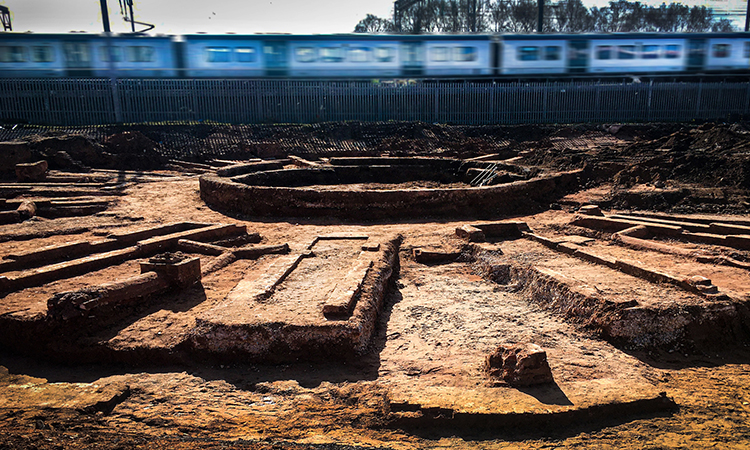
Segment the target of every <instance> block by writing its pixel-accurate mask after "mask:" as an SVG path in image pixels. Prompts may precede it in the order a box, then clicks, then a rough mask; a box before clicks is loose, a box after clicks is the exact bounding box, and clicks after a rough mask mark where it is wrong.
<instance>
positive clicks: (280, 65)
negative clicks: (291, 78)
mask: <svg viewBox="0 0 750 450" xmlns="http://www.w3.org/2000/svg"><path fill="white" fill-rule="evenodd" d="M287 53H288V48H287V43H286V42H285V41H266V42H265V43H264V44H263V60H264V63H265V68H266V76H269V77H286V76H288V75H289V64H288V55H287Z"/></svg>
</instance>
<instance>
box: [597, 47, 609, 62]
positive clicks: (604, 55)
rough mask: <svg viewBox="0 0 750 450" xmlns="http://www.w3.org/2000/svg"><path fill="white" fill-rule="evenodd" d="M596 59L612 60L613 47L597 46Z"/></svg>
mask: <svg viewBox="0 0 750 450" xmlns="http://www.w3.org/2000/svg"><path fill="white" fill-rule="evenodd" d="M596 59H612V46H611V45H597V46H596Z"/></svg>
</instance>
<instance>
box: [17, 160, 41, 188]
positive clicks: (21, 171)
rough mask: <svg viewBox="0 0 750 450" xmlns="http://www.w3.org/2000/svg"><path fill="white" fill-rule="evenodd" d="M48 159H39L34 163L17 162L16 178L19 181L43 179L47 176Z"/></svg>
mask: <svg viewBox="0 0 750 450" xmlns="http://www.w3.org/2000/svg"><path fill="white" fill-rule="evenodd" d="M48 168H49V166H48V164H47V161H44V160H42V161H37V162H34V163H20V164H16V180H17V181H18V182H19V183H23V182H25V181H43V180H44V179H46V178H47V169H48Z"/></svg>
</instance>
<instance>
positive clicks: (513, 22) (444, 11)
mask: <svg viewBox="0 0 750 450" xmlns="http://www.w3.org/2000/svg"><path fill="white" fill-rule="evenodd" d="M412 3H413V4H412V5H411V6H409V7H408V8H406V9H404V10H403V14H401V17H400V20H399V22H400V30H399V29H398V28H399V27H398V26H397V24H396V23H394V19H393V18H382V17H377V16H374V15H372V14H368V15H367V17H365V18H364V19H362V20H361V21H360V22H359V23H358V24H357V26H356V27H355V28H354V32H355V33H399V32H400V33H406V34H429V33H488V32H493V33H534V32H536V31H537V29H536V28H537V20H538V19H537V14H538V10H537V1H536V0H423V1H419V2H412ZM733 30H734V27H733V25H732V22H731V21H729V20H727V19H717V18H715V17H714V15H713V11H712V10H711V9H710V8H706V7H705V6H693V7H692V8H691V7H689V6H686V5H683V4H680V3H670V4H666V3H662V4H661V6H647V5H644V4H642V3H640V2H629V1H626V0H618V1H610V2H609V5H608V6H605V7H603V8H598V7H592V8H587V7H586V6H584V5H583V3H582V2H581V0H560V1H558V2H557V3H552V4H550V3H549V2H548V3H546V5H545V9H544V23H543V30H542V31H543V32H545V33H585V32H600V33H601V32H603V33H610V32H629V31H643V32H649V31H650V32H667V33H674V32H706V31H733Z"/></svg>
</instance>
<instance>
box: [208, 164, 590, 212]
mask: <svg viewBox="0 0 750 450" xmlns="http://www.w3.org/2000/svg"><path fill="white" fill-rule="evenodd" d="M281 165H282V164H279V165H276V166H272V167H271V170H267V169H268V168H269V165H268V163H267V162H263V163H258V164H257V165H253V164H247V165H244V168H242V169H234V168H231V169H229V168H228V169H227V170H224V171H223V173H224V174H227V175H231V176H221V175H203V176H201V178H200V192H201V198H202V199H203V200H204V201H205V202H206V204H208V205H209V206H211V207H213V208H215V209H217V210H219V211H223V212H226V213H230V214H231V213H234V214H243V215H248V216H274V217H336V218H340V219H347V220H352V219H353V220H369V219H404V218H407V219H408V218H422V217H496V216H499V215H503V216H505V215H508V214H514V213H521V212H529V211H533V210H538V209H541V208H546V207H548V206H549V204H550V203H551V202H553V201H555V199H557V198H559V197H560V196H562V195H564V193H566V192H569V191H570V189H571V188H575V187H577V186H578V185H579V177H580V175H581V171H573V172H564V173H556V174H548V175H544V174H543V175H540V176H537V177H535V178H532V179H530V180H524V181H516V182H511V183H506V184H500V185H494V186H482V187H470V186H469V185H468V184H467V185H466V186H467V187H465V188H463V187H462V188H432V189H426V188H425V189H422V188H411V187H407V188H404V189H398V185H399V184H404V185H405V186H406V185H408V184H409V183H411V182H415V181H420V180H421V181H432V182H437V183H445V184H450V183H452V184H453V185H456V184H457V183H460V182H461V181H466V179H467V173H468V174H469V175H471V174H470V173H469V172H467V171H468V170H469V169H471V168H472V167H473V168H476V167H477V164H476V163H474V164H471V163H465V162H463V161H460V160H451V159H429V158H332V159H331V164H330V165H327V166H320V167H307V168H291V169H289V168H286V169H285V168H279V167H280V166H281ZM254 167H258V168H259V169H260V170H254ZM479 167H480V168H481V167H482V166H481V165H479ZM238 172H239V173H238ZM219 174H222V171H220V172H219ZM355 183H356V185H355ZM367 183H387V184H390V185H393V186H396V188H395V189H375V188H368V187H367ZM411 185H413V183H411Z"/></svg>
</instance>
